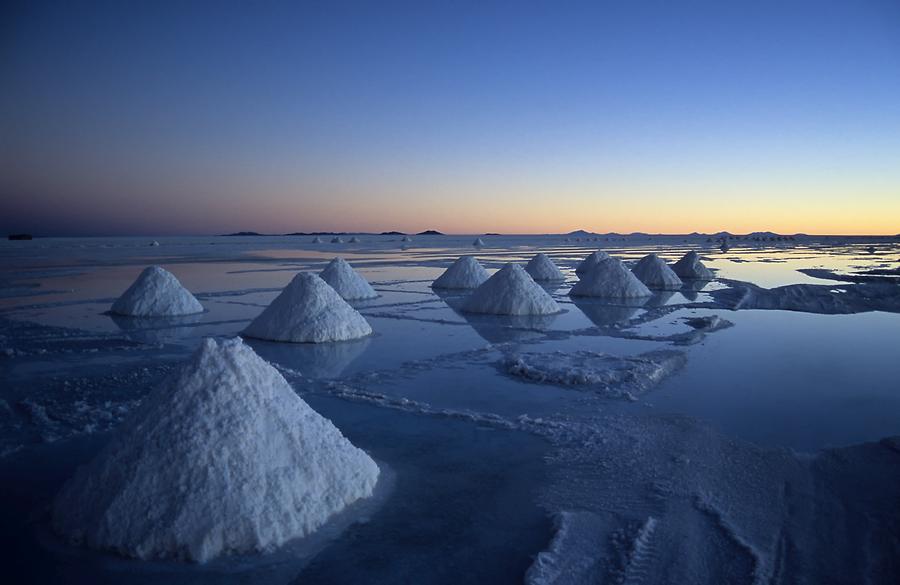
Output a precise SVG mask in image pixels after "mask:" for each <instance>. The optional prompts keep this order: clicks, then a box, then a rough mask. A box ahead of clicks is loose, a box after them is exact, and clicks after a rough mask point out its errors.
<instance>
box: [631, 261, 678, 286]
mask: <svg viewBox="0 0 900 585" xmlns="http://www.w3.org/2000/svg"><path fill="white" fill-rule="evenodd" d="M631 272H632V273H633V274H634V275H635V276H637V277H638V280H640V281H641V282H643V283H644V284H646V285H647V288H652V289H657V290H678V289H680V288H681V287H682V286H684V283H683V282H681V279H680V278H678V275H677V274H675V273H674V272H673V271H672V269H671V268H669V265H668V264H666V261H665V260H663V259H662V258H660V257H659V256H657V255H656V254H647V255H646V256H644V257H643V258H641V259H640V260H639V261H638V263H637V264H635V265H634V268H632V269H631Z"/></svg>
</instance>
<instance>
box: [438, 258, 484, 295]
mask: <svg viewBox="0 0 900 585" xmlns="http://www.w3.org/2000/svg"><path fill="white" fill-rule="evenodd" d="M487 279H488V273H487V272H486V271H485V270H484V268H483V267H482V266H481V264H479V263H478V260H476V259H475V258H474V257H472V256H460V257H459V258H458V259H457V260H456V262H454V263H453V264H452V265H451V266H450V268H448V269H447V270H445V271H444V273H443V274H441V275H440V276H438V277H437V278H436V279H435V281H434V282H432V283H431V286H432V287H434V288H448V289H450V288H458V289H462V288H478V287H479V286H481V283H483V282H484V281H485V280H487Z"/></svg>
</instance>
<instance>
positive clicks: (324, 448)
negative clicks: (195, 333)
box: [52, 339, 379, 562]
mask: <svg viewBox="0 0 900 585" xmlns="http://www.w3.org/2000/svg"><path fill="white" fill-rule="evenodd" d="M378 475H379V469H378V466H377V465H376V464H375V462H374V461H372V459H371V458H370V457H369V456H368V455H367V454H366V453H365V452H363V451H362V450H360V449H358V448H356V447H354V446H353V445H352V444H351V443H350V441H348V440H347V439H346V438H345V437H344V436H343V435H342V434H341V432H340V431H339V430H338V429H337V428H336V427H335V426H334V425H333V424H332V423H331V422H330V421H329V420H327V419H326V418H324V417H322V416H321V415H319V414H318V413H317V412H315V411H314V410H313V409H312V408H310V407H309V405H307V404H306V402H304V401H303V400H302V399H301V398H300V397H299V396H298V395H297V394H296V393H295V392H294V391H293V389H292V388H291V387H290V385H289V384H288V383H287V381H285V379H284V378H283V377H282V376H281V374H279V373H278V371H277V370H275V368H273V367H272V366H271V365H269V364H268V363H266V362H265V361H264V360H262V359H261V358H260V357H259V356H257V355H256V354H255V353H254V352H253V350H252V349H250V348H249V347H248V346H246V345H245V344H244V343H242V342H241V340H240V339H231V340H227V341H222V342H216V341H213V340H211V339H207V340H205V341H204V342H203V344H202V346H201V347H200V349H199V350H198V351H197V352H196V353H195V354H194V356H193V358H192V359H191V360H190V361H189V362H188V363H187V364H185V365H184V366H183V367H182V368H180V370H179V371H176V372H175V373H174V374H173V375H172V376H171V377H170V378H169V379H167V380H166V382H164V383H163V384H162V385H160V386H159V387H158V388H156V389H155V390H154V391H153V392H151V393H150V395H148V397H147V398H146V400H145V401H144V403H143V404H142V405H141V407H140V408H139V409H138V410H137V411H135V412H134V413H133V414H132V415H131V416H130V418H129V419H127V420H126V421H125V422H124V423H123V424H122V426H121V427H120V430H119V431H118V432H117V434H116V435H115V436H114V437H113V438H112V439H111V440H110V441H109V443H108V444H107V446H106V447H105V448H104V449H103V450H102V451H101V452H100V453H99V454H98V455H97V457H96V458H95V459H94V460H93V461H91V462H90V463H89V464H88V465H86V466H84V467H81V468H80V469H79V470H78V471H77V472H76V474H75V476H74V477H73V478H72V479H70V480H69V481H68V482H67V483H66V484H65V485H64V486H63V488H62V490H61V491H60V493H59V495H58V496H57V497H56V500H55V501H54V504H53V510H52V516H53V524H54V527H55V528H56V530H57V531H58V532H59V533H60V534H62V535H64V536H66V537H68V538H69V539H71V540H73V541H75V542H79V543H83V544H86V545H88V546H90V547H93V548H100V549H107V550H112V551H115V552H117V553H120V554H122V555H126V556H130V557H136V558H140V559H151V558H173V559H182V560H191V561H198V562H204V561H207V560H209V559H212V558H214V557H216V556H219V555H221V554H227V553H254V552H263V551H269V550H272V549H274V548H275V547H278V546H280V545H282V544H283V543H285V542H286V541H288V540H291V539H294V538H297V537H302V536H305V535H307V534H309V533H311V532H313V531H314V530H316V529H317V528H318V527H320V526H321V525H322V524H323V523H324V522H326V521H327V520H328V518H329V517H330V516H332V515H333V514H335V513H337V512H339V511H340V510H342V509H343V508H345V507H346V506H347V505H349V504H351V503H353V502H354V501H356V500H358V499H360V498H365V497H368V496H370V495H371V494H372V490H373V489H374V487H375V484H376V483H377V480H378Z"/></svg>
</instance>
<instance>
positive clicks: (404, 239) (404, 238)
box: [400, 236, 412, 242]
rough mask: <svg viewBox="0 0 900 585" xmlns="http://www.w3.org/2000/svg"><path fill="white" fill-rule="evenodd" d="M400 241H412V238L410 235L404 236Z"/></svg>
mask: <svg viewBox="0 0 900 585" xmlns="http://www.w3.org/2000/svg"><path fill="white" fill-rule="evenodd" d="M400 241H401V242H411V241H412V238H411V237H409V236H403V239H401V240H400Z"/></svg>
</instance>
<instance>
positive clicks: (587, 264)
mask: <svg viewBox="0 0 900 585" xmlns="http://www.w3.org/2000/svg"><path fill="white" fill-rule="evenodd" d="M576 241H577V238H576ZM607 258H609V254H607V253H606V252H604V251H603V250H597V251H596V252H591V253H590V255H588V257H587V258H585V259H584V260H582V261H581V264H579V265H578V267H577V268H576V269H575V274H578V275H582V274H587V273H588V272H590V271H591V269H592V268H593V267H594V266H596V265H597V264H598V263H599V262H601V261H603V260H606V259H607Z"/></svg>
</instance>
